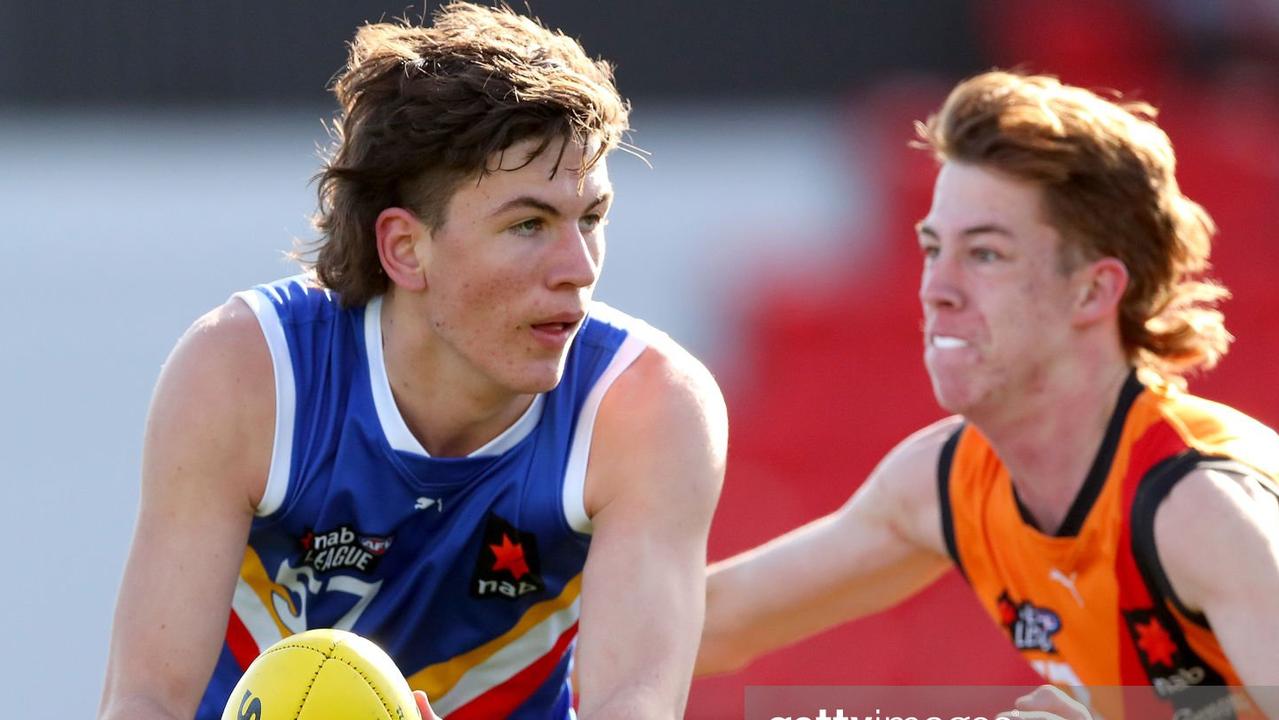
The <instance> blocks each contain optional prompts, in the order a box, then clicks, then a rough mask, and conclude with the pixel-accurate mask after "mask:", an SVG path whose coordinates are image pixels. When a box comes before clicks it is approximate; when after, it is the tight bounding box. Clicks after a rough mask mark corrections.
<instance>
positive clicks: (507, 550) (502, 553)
mask: <svg viewBox="0 0 1279 720" xmlns="http://www.w3.org/2000/svg"><path fill="white" fill-rule="evenodd" d="M489 549H490V550H492V551H493V557H494V558H495V559H496V560H495V561H494V563H493V572H497V571H498V570H506V571H507V572H509V573H511V574H512V575H514V576H515V579H516V580H519V579H520V578H522V577H524V576H525V575H527V574H528V562H526V561H525V560H524V547H523V546H522V545H520V544H519V543H513V542H511V539H510V538H509V537H507V536H506V533H502V544H501V545H489Z"/></svg>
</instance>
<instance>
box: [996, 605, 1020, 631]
mask: <svg viewBox="0 0 1279 720" xmlns="http://www.w3.org/2000/svg"><path fill="white" fill-rule="evenodd" d="M999 620H1000V622H1001V623H1002V624H1003V625H1004V626H1005V627H1007V626H1009V625H1012V624H1013V623H1014V622H1016V621H1017V608H1016V607H1015V606H1013V604H1012V603H1011V602H1010V601H1009V600H1008V599H1007V598H1000V599H999Z"/></svg>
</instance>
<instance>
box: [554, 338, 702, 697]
mask: <svg viewBox="0 0 1279 720" xmlns="http://www.w3.org/2000/svg"><path fill="white" fill-rule="evenodd" d="M726 449H727V419H726V412H725V408H724V402H723V399H722V397H721V396H720V393H719V390H718V388H717V387H716V385H715V382H714V380H713V379H712V378H711V377H710V374H709V373H707V372H706V370H705V369H704V368H702V367H701V365H700V364H698V363H697V362H696V361H695V360H693V359H692V358H691V357H689V356H687V355H686V354H684V353H683V352H682V351H680V350H679V349H678V348H649V349H648V350H646V351H645V352H644V353H643V354H642V355H641V356H640V357H639V358H638V359H637V360H636V361H635V363H634V364H633V365H632V366H631V367H630V368H629V369H628V370H627V371H626V372H625V373H623V375H622V376H621V377H619V379H618V380H617V382H616V383H615V384H614V386H613V387H612V388H611V389H610V390H609V392H608V394H607V395H606V396H605V398H604V400H603V402H602V404H601V407H600V413H599V416H598V420H597V422H596V425H595V435H594V438H593V441H592V444H591V454H590V461H589V464H588V470H587V481H586V488H585V502H586V509H587V512H588V514H590V515H591V518H592V523H593V525H594V535H593V537H592V540H591V549H590V553H589V555H588V557H587V562H586V569H585V571H584V579H583V589H582V610H581V626H580V627H581V630H580V636H579V640H578V647H577V652H578V668H579V677H580V682H581V685H580V686H581V707H580V716H581V717H582V718H583V720H586V719H587V718H592V717H608V718H676V717H681V716H682V714H683V708H684V704H685V702H686V700H687V694H688V687H689V683H690V681H691V675H692V668H693V659H694V656H695V655H696V652H697V639H698V635H699V632H700V629H701V623H702V606H703V600H704V597H705V572H704V569H705V564H706V540H707V535H708V533H709V528H710V520H711V515H712V513H713V512H714V509H715V505H716V503H717V501H718V498H719V491H720V486H721V483H722V479H723V473H724V463H725V456H726Z"/></svg>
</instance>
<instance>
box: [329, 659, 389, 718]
mask: <svg viewBox="0 0 1279 720" xmlns="http://www.w3.org/2000/svg"><path fill="white" fill-rule="evenodd" d="M328 659H329V660H337V661H338V662H340V663H342V664H343V665H346V666H347V667H349V668H351V669H352V670H354V671H355V674H356V675H359V676H360V678H361V679H363V680H364V684H365V685H368V686H369V689H370V690H372V691H373V694H374V695H377V699H378V701H379V702H381V703H382V709H383V710H385V711H386V716H387V717H395V713H394V712H392V711H391V704H390V703H389V702H387V698H386V696H384V695H383V694H382V690H381V689H379V688H378V686H377V683H375V682H373V680H372V679H371V678H370V677H369V676H368V675H366V674H365V672H364V671H363V670H361V669H360V668H358V667H356V666H355V665H353V664H351V662H350V661H348V660H346V659H345V658H340V657H330V658H328Z"/></svg>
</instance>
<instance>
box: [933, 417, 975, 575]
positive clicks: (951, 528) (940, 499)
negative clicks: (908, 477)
mask: <svg viewBox="0 0 1279 720" xmlns="http://www.w3.org/2000/svg"><path fill="white" fill-rule="evenodd" d="M966 427H968V423H960V425H959V427H958V428H956V429H955V432H953V433H951V434H950V437H948V438H946V442H945V444H943V445H942V447H941V454H940V455H939V456H938V457H937V506H938V508H939V509H940V510H941V532H942V537H943V538H945V539H946V552H948V553H949V554H950V559H951V560H952V561H953V562H954V563H955V567H956V568H959V574H960V575H962V576H963V577H964V579H965V580H967V579H968V573H966V572H964V564H963V563H962V562H960V560H959V544H958V543H957V542H956V541H955V515H954V511H953V510H952V509H951V506H950V472H951V467H952V465H953V464H954V462H955V449H956V448H958V447H959V438H960V437H961V436H962V435H963V434H964V428H966Z"/></svg>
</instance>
